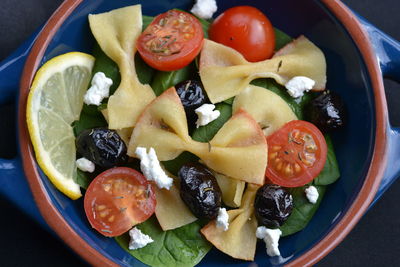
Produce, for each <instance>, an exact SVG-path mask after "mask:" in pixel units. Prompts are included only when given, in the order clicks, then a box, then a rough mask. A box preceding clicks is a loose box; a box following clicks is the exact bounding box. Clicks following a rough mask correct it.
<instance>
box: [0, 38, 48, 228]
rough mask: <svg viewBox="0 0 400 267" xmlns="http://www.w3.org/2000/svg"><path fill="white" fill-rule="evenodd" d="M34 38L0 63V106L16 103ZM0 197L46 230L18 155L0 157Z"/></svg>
mask: <svg viewBox="0 0 400 267" xmlns="http://www.w3.org/2000/svg"><path fill="white" fill-rule="evenodd" d="M34 36H36V34H34V35H33V36H32V37H31V38H30V39H29V40H27V41H26V42H25V43H24V44H23V45H21V46H20V47H19V48H18V49H17V50H16V51H15V52H14V53H13V54H11V55H10V56H9V57H8V58H6V59H5V60H4V61H2V62H1V63H0V85H1V86H0V105H1V106H3V105H5V104H7V103H12V102H15V101H16V100H17V95H18V88H19V80H20V77H21V73H22V68H23V66H24V63H25V60H26V57H27V55H28V53H29V51H30V49H31V47H32V43H33V42H34ZM15 127H16V125H15ZM0 195H2V196H3V197H5V198H6V199H7V200H9V201H10V202H12V203H13V204H14V205H15V206H16V207H17V208H19V209H20V210H22V211H23V212H25V213H26V214H27V215H28V216H30V217H31V218H33V219H34V220H35V221H37V222H38V223H39V224H41V225H42V226H44V228H47V229H49V228H48V226H47V224H46V223H45V221H44V220H43V218H42V216H41V215H40V212H39V209H38V208H37V206H36V204H35V202H34V201H33V195H32V192H31V191H30V189H29V185H28V182H27V180H26V178H25V175H24V171H23V168H22V161H21V155H20V154H17V156H16V157H15V158H13V159H1V158H0Z"/></svg>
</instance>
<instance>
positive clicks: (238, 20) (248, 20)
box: [208, 6, 275, 62]
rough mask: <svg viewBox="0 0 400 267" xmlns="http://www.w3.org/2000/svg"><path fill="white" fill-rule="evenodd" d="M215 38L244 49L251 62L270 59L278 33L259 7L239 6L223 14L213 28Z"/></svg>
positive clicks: (237, 48) (210, 30) (239, 50)
mask: <svg viewBox="0 0 400 267" xmlns="http://www.w3.org/2000/svg"><path fill="white" fill-rule="evenodd" d="M208 33H209V37H210V39H211V40H213V41H215V42H217V43H221V44H224V45H226V46H229V47H231V48H233V49H235V50H237V51H238V52H240V53H241V54H242V55H243V56H244V58H245V59H246V60H248V61H250V62H257V61H261V60H265V59H268V58H270V57H271V56H272V54H273V52H274V49H275V32H274V29H273V27H272V24H271V22H270V21H269V19H268V18H267V17H266V16H265V15H264V14H263V13H262V12H261V11H260V10H258V9H257V8H255V7H251V6H237V7H233V8H230V9H227V10H226V11H225V12H224V13H222V14H221V15H219V16H218V17H217V18H216V19H215V21H214V22H213V23H212V24H211V26H210V29H209V32H208Z"/></svg>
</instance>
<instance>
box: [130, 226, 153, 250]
mask: <svg viewBox="0 0 400 267" xmlns="http://www.w3.org/2000/svg"><path fill="white" fill-rule="evenodd" d="M129 236H130V237H131V240H130V241H129V249H130V250H134V249H138V248H143V247H145V246H146V245H147V244H149V243H152V242H153V241H154V240H153V239H152V238H151V237H150V236H148V235H146V234H143V233H142V231H140V230H139V229H137V228H136V227H133V228H132V229H131V230H129Z"/></svg>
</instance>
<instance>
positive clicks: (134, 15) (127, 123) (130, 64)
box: [89, 5, 155, 129]
mask: <svg viewBox="0 0 400 267" xmlns="http://www.w3.org/2000/svg"><path fill="white" fill-rule="evenodd" d="M89 24H90V29H91V30H92V33H93V35H94V37H95V38H96V41H97V42H98V43H99V45H100V47H101V49H102V50H103V51H104V53H106V54H107V56H108V57H110V58H111V59H112V60H113V61H114V62H115V63H116V64H117V65H118V67H119V70H120V73H121V83H120V85H119V87H118V88H117V90H116V91H115V93H114V94H113V95H112V96H110V98H109V100H108V106H107V113H108V118H109V125H108V126H109V128H110V129H122V128H128V127H132V126H134V125H135V123H136V120H137V118H138V116H139V115H140V113H141V112H142V111H143V109H144V108H145V107H146V105H147V104H148V103H150V102H151V100H153V99H154V98H155V94H154V92H153V90H152V89H151V87H150V85H148V84H145V85H144V84H142V83H140V81H139V79H138V77H137V74H136V69H135V62H134V55H135V52H136V50H137V49H136V40H137V38H138V37H139V35H140V33H141V32H142V11H141V6H140V5H135V6H129V7H124V8H120V9H115V10H113V11H110V12H106V13H101V14H96V15H89Z"/></svg>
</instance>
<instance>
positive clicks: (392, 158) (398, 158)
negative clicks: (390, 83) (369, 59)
mask: <svg viewBox="0 0 400 267" xmlns="http://www.w3.org/2000/svg"><path fill="white" fill-rule="evenodd" d="M357 16H358V19H359V21H360V22H361V24H362V25H363V26H364V28H365V30H366V31H367V32H368V35H369V39H370V41H371V44H372V46H373V48H374V50H375V53H376V57H377V60H378V63H379V66H380V69H381V72H382V75H383V77H385V78H389V79H392V80H394V81H397V82H400V43H399V42H398V41H396V40H395V39H393V38H392V37H390V36H389V35H387V34H385V33H383V32H382V31H381V30H379V29H378V28H376V27H375V26H373V25H372V24H371V23H369V22H368V21H367V20H365V19H364V18H363V17H361V16H360V15H358V14H357ZM399 176H400V128H398V127H393V126H391V125H389V127H388V162H387V169H386V171H385V174H384V176H383V179H382V182H381V185H380V187H379V189H378V192H377V193H376V196H375V199H374V201H373V202H372V203H371V206H370V207H372V206H373V204H375V202H376V201H377V200H378V199H379V198H380V197H381V196H382V194H383V193H384V192H385V191H386V190H387V189H388V188H389V186H390V185H391V184H392V183H394V182H395V181H396V179H397V178H398V177H399Z"/></svg>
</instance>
